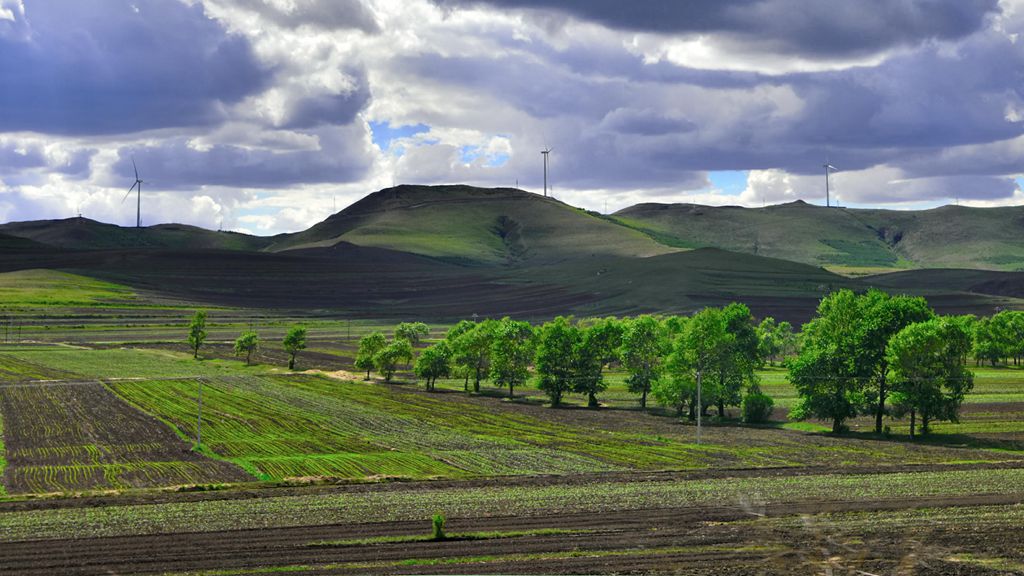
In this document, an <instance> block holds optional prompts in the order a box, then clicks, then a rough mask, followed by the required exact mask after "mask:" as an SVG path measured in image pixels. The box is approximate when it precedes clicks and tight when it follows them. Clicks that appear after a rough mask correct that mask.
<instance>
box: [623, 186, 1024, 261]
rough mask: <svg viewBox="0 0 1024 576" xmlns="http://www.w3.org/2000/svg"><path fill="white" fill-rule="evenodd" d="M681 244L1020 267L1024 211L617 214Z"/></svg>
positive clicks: (653, 209)
mask: <svg viewBox="0 0 1024 576" xmlns="http://www.w3.org/2000/svg"><path fill="white" fill-rule="evenodd" d="M615 218H616V219H617V220H619V221H621V222H622V223H623V224H626V225H628V226H632V227H635V228H638V229H644V230H648V231H649V232H650V233H651V234H652V236H653V237H655V238H659V239H661V240H662V241H665V242H670V243H673V244H676V245H679V246H687V247H699V246H713V247H718V248H723V249H726V250H732V251H737V252H746V253H756V254H760V255H764V256H771V257H775V258H783V259H786V260H793V261H796V262H804V263H808V264H814V265H836V266H845V267H854V268H879V267H883V268H900V267H908V266H915V267H929V268H937V267H960V268H982V269H995V270H1018V269H1024V240H1022V234H1021V232H1022V231H1024V208H1018V207H1010V208H965V207H955V206H946V207H943V208H936V209H933V210H923V211H898V210H855V209H846V208H843V209H836V208H833V209H828V208H824V207H821V206H813V205H810V204H805V203H803V202H794V203H790V204H781V205H777V206H769V207H767V208H739V207H708V206H695V205H691V204H672V205H665V204H640V205H637V206H633V207H630V208H626V209H625V210H622V211H620V212H617V213H616V214H615Z"/></svg>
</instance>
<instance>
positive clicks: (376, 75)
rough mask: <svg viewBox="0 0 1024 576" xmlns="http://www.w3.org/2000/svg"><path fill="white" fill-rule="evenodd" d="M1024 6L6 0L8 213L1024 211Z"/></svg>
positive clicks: (1, 78) (221, 222) (220, 221)
mask: <svg viewBox="0 0 1024 576" xmlns="http://www.w3.org/2000/svg"><path fill="white" fill-rule="evenodd" d="M1022 32H1024V0H858V1H856V2H850V1H848V0H690V1H687V2H681V1H674V0H661V1H653V0H632V1H630V2H621V0H566V1H558V2H556V1H553V0H75V1H66V2H63V1H62V2H55V1H52V0H0V221H3V222H7V221H19V220H35V219H43V218H68V217H72V216H75V215H77V214H81V215H83V216H85V217H88V218H93V219H96V220H101V221H105V222H113V223H117V224H122V225H129V224H131V225H133V224H134V222H135V206H134V202H133V200H134V197H133V198H131V199H129V200H126V199H125V194H126V192H127V191H128V188H129V186H131V184H132V183H133V182H134V180H135V175H134V172H133V168H132V160H133V159H134V161H135V163H136V164H137V165H138V169H139V172H140V176H141V178H142V179H143V180H144V184H143V185H142V221H143V224H144V225H149V224H156V223H161V222H183V223H188V224H195V225H199V226H204V227H207V228H211V229H216V228H218V227H223V228H224V229H230V230H238V231H243V232H249V233H254V234H275V233H279V232H290V231H296V230H301V229H304V228H306V227H308V226H310V225H312V224H314V223H316V222H318V221H320V220H323V219H324V218H326V217H327V216H328V215H330V214H331V213H332V212H334V211H336V210H341V209H342V208H344V207H345V206H347V205H349V204H351V203H352V202H355V201H356V200H358V199H359V198H361V197H363V196H365V195H366V194H368V193H371V192H374V191H376V190H379V189H382V188H386V187H389V186H392V185H396V184H448V183H466V184H472V185H478V186H517V185H518V186H519V187H520V188H523V189H526V190H530V191H534V192H540V191H541V188H542V186H543V164H542V157H541V154H540V150H542V149H545V148H550V149H551V150H552V152H551V154H550V167H549V182H550V185H551V193H552V195H553V196H555V197H556V198H558V199H560V200H563V201H565V202H568V203H570V204H573V205H576V206H582V207H585V208H589V209H592V210H598V211H602V212H604V211H607V212H612V211H615V210H618V209H621V208H624V207H626V206H630V205H633V204H637V203H641V202H694V203H703V204H716V205H723V204H731V205H745V206H753V207H757V206H762V205H764V204H776V203H780V202H791V201H794V200H797V199H801V200H804V201H806V202H811V203H820V204H823V203H824V195H825V182H824V180H825V177H824V172H823V164H825V163H826V162H828V163H830V164H832V165H834V166H836V167H837V168H838V171H836V172H835V173H833V174H832V176H831V185H832V197H833V201H834V202H837V203H839V204H841V205H843V206H851V207H867V206H871V207H884V208H895V209H904V208H928V207H934V206H939V205H943V204H949V203H954V202H959V203H960V204H964V205H974V206H1000V205H1010V204H1024V192H1022V190H1021V186H1022V182H1024V181H1022V180H1021V176H1022V175H1024V38H1021V37H1020V34H1021V33H1022Z"/></svg>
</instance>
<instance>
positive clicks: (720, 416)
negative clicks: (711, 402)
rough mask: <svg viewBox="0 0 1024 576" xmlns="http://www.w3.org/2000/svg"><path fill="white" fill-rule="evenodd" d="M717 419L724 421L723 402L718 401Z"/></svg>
mask: <svg viewBox="0 0 1024 576" xmlns="http://www.w3.org/2000/svg"><path fill="white" fill-rule="evenodd" d="M718 417H719V418H721V419H722V420H725V401H724V400H719V401H718Z"/></svg>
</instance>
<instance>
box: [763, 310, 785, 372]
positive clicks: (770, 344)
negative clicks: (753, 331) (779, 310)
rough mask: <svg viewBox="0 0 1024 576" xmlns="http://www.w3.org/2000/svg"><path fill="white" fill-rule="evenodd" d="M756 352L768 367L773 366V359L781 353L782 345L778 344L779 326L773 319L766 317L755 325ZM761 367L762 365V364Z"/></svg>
mask: <svg viewBox="0 0 1024 576" xmlns="http://www.w3.org/2000/svg"><path fill="white" fill-rule="evenodd" d="M757 338H758V344H757V351H758V354H759V355H760V356H761V358H762V359H763V360H768V364H769V365H770V366H775V358H776V357H777V356H778V355H779V353H780V352H781V351H782V343H781V342H779V325H778V324H777V323H776V322H775V318H772V317H771V316H768V317H766V318H764V319H763V320H761V323H760V324H758V325H757ZM761 365H762V366H763V365H764V363H763V362H762V364H761Z"/></svg>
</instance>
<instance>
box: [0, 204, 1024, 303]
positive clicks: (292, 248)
mask: <svg viewBox="0 0 1024 576" xmlns="http://www.w3.org/2000/svg"><path fill="white" fill-rule="evenodd" d="M1008 212H1010V213H1012V214H1009V215H1007V214H1003V213H1002V212H999V211H988V210H982V211H977V210H974V209H961V208H951V209H950V208H947V209H938V210H934V211H926V212H907V213H900V212H893V211H884V210H859V211H853V210H843V209H826V208H821V207H816V206H810V205H807V204H804V203H795V204H788V205H782V206H772V207H768V208H764V209H747V208H735V207H723V208H711V207H706V206H694V205H657V204H643V205H639V206H635V207H632V208H628V209H626V210H623V211H620V212H618V213H616V214H615V215H614V216H603V215H600V214H596V213H592V212H588V211H586V210H582V209H579V208H575V207H572V206H569V205H567V204H564V203H562V202H559V201H557V200H554V199H551V198H545V197H543V196H540V195H537V194H532V193H529V192H524V191H522V190H516V189H509V188H495V189H484V188H474V187H470V186H398V187H395V188H388V189H385V190H381V191H379V192H375V193H372V194H370V195H368V196H366V197H365V198H363V199H362V200H360V201H359V202H356V203H355V204H353V205H352V206H349V207H348V208H346V209H344V210H342V211H341V212H339V213H337V214H334V215H332V216H330V217H329V218H327V219H326V220H324V221H322V222H320V223H318V224H316V225H314V226H312V227H311V228H309V229H307V230H304V231H301V232H297V233H294V234H281V235H278V236H274V237H258V236H249V235H245V234H237V233H231V232H213V231H209V230H204V229H202V228H196V227H193V226H184V225H179V224H162V225H157V226H149V227H144V228H123V227H120V226H115V225H112V224H103V223H100V222H95V221H92V220H88V219H84V218H72V219H68V220H50V221H39V222H17V223H10V224H4V225H0V271H11V270H24V269H32V268H39V269H51V270H61V271H67V272H73V273H77V274H81V275H83V276H88V277H95V278H100V279H103V280H110V281H114V282H119V283H122V284H126V285H129V286H131V287H132V288H134V289H137V290H140V291H145V292H146V293H147V294H150V295H155V296H157V297H159V298H170V299H172V300H174V301H186V302H205V303H211V304H221V305H229V306H242V307H257V308H278V309H282V308H284V309H318V310H324V311H325V312H326V313H342V314H345V315H349V316H351V315H360V316H372V317H377V318H380V317H398V316H400V317H409V318H411V317H420V318H459V317H466V316H469V315H472V314H480V315H488V316H500V315H505V314H510V315H516V316H519V317H529V318H542V317H550V316H553V315H557V314H568V313H573V314H581V315H594V314H618V315H622V314H637V313H643V312H665V313H670V312H671V313H675V312H682V313H685V312H692V311H694V310H697V309H699V308H701V307H703V306H707V305H720V304H723V303H726V302H729V301H733V300H736V301H742V302H746V303H748V304H749V305H750V306H751V308H752V309H753V310H754V312H755V314H757V315H759V316H764V315H773V316H776V317H777V318H781V319H788V320H793V321H802V320H806V319H807V318H809V317H810V315H811V313H812V312H813V310H814V308H815V306H816V304H817V302H818V300H819V299H820V298H821V297H822V296H823V295H825V294H827V293H828V292H830V291H832V290H835V289H837V288H841V287H849V288H853V289H857V290H863V289H866V288H867V287H868V286H879V287H883V288H886V289H889V290H896V291H901V292H907V293H920V294H928V295H929V297H930V298H931V299H932V300H933V302H935V303H936V306H937V307H938V308H939V309H940V310H942V311H945V312H971V313H979V314H987V313H991V312H992V311H993V310H995V309H996V308H997V307H1005V306H1013V307H1016V306H1017V305H1018V302H1019V301H1018V300H1017V299H1018V298H1021V297H1022V296H1024V294H1021V293H1020V290H1019V289H1015V287H1014V286H1015V283H1016V281H1017V280H1018V279H1019V278H1018V276H1014V275H1011V274H1008V273H1000V272H994V271H988V270H973V271H970V273H969V274H966V273H964V272H963V271H948V270H946V271H931V270H906V269H909V268H911V267H912V266H919V265H925V264H927V263H929V262H936V263H944V262H947V261H949V262H964V263H966V264H978V261H979V260H980V261H981V262H982V263H985V262H989V263H991V262H990V261H991V260H992V258H993V254H997V255H999V257H1000V258H1002V260H1000V261H1005V262H1007V264H1004V265H1005V266H1011V265H1012V263H1013V262H1014V261H1013V260H1012V258H1013V257H1014V256H1013V255H1014V254H1017V253H1024V249H1021V248H1020V246H1019V245H1020V243H1021V242H1020V240H1018V239H1017V238H1015V237H1014V232H1015V230H1016V229H1015V228H1013V227H1012V226H1014V225H1015V224H1013V221H1012V218H1013V217H1014V216H1013V214H1020V212H1019V211H1016V212H1014V211H1012V210H1009V211H1008ZM961 216H962V217H961ZM953 219H958V221H965V222H968V221H969V222H970V224H969V226H967V227H968V229H969V230H971V231H976V232H970V233H956V232H955V230H951V229H950V228H956V226H955V225H952V224H950V223H949V221H950V220H953ZM930 223H932V224H930ZM986 223H987V226H986ZM929 226H934V227H935V228H936V230H937V231H931V230H929V229H928V227H929ZM943 241H945V244H943ZM985 246H994V248H992V250H994V251H995V252H992V251H989V249H988V248H985ZM1015 250H1017V252H1015ZM972 257H973V258H972ZM986 259H987V260H986ZM822 265H828V266H829V267H831V266H839V267H858V269H859V270H862V271H865V270H900V269H905V270H906V271H904V272H902V273H901V274H899V275H898V276H893V277H889V276H872V277H865V278H859V279H858V278H848V277H844V276H840V275H837V274H835V273H834V272H832V271H829V270H826V269H824V268H823V267H822ZM975 267H977V268H981V267H983V266H981V265H977V266H975ZM845 271H847V272H848V271H849V270H845ZM331 311H335V312H331Z"/></svg>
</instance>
